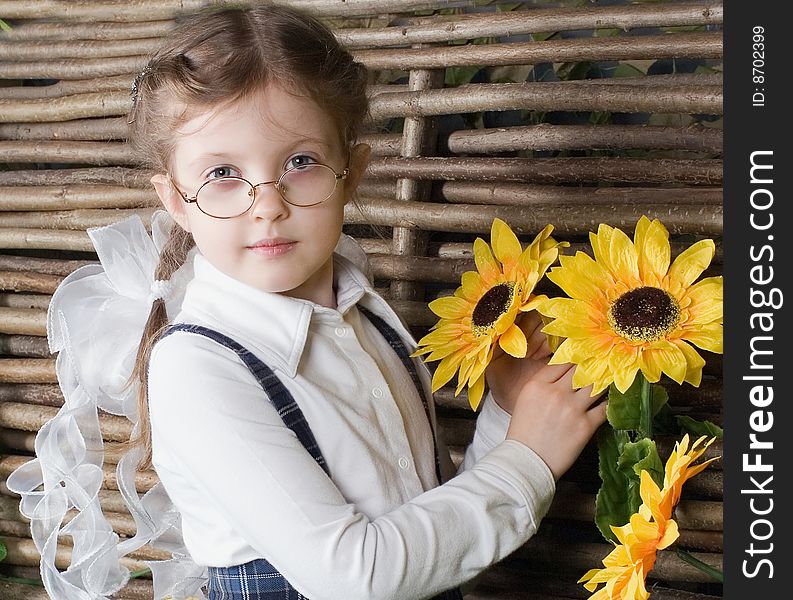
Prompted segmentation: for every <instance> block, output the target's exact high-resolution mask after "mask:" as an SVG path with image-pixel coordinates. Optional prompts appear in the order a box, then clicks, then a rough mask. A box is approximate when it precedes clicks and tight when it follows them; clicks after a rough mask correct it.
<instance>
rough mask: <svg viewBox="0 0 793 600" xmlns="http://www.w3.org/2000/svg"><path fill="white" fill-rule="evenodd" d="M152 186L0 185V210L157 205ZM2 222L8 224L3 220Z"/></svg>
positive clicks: (4, 224) (8, 224)
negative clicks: (141, 187)
mask: <svg viewBox="0 0 793 600" xmlns="http://www.w3.org/2000/svg"><path fill="white" fill-rule="evenodd" d="M158 204H159V200H158V198H157V194H156V193H155V192H154V190H153V189H149V190H143V189H136V188H128V187H122V186H112V185H62V186H43V185H42V186H19V187H0V211H12V210H31V211H33V210H35V211H46V210H66V209H87V208H117V209H120V208H142V207H151V206H157V205H158ZM3 226H4V227H8V226H10V221H9V222H6V221H5V216H4V217H3Z"/></svg>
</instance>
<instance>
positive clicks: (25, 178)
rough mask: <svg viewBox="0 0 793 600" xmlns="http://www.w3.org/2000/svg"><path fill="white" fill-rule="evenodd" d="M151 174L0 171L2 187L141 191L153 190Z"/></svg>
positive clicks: (114, 170)
mask: <svg viewBox="0 0 793 600" xmlns="http://www.w3.org/2000/svg"><path fill="white" fill-rule="evenodd" d="M152 175H154V173H153V172H152V171H149V170H146V169H141V168H134V169H133V168H129V167H98V168H94V169H92V168H85V169H80V168H77V169H44V170H24V169H20V170H18V171H0V185H3V186H14V185H57V186H63V185H80V184H107V185H122V186H124V187H134V188H139V189H151V183H150V182H149V179H151V176H152Z"/></svg>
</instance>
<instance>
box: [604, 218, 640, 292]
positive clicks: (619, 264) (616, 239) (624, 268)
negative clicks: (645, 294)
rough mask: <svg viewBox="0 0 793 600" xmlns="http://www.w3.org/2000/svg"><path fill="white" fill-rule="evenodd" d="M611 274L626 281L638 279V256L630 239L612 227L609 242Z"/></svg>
mask: <svg viewBox="0 0 793 600" xmlns="http://www.w3.org/2000/svg"><path fill="white" fill-rule="evenodd" d="M608 251H609V257H610V259H611V268H612V274H614V275H619V276H620V279H622V280H623V281H626V282H636V281H638V279H639V257H638V255H637V254H636V248H634V246H633V242H632V241H631V239H630V238H629V237H628V236H627V235H625V232H623V231H622V230H621V229H614V231H613V234H612V236H611V243H610V244H609V250H608Z"/></svg>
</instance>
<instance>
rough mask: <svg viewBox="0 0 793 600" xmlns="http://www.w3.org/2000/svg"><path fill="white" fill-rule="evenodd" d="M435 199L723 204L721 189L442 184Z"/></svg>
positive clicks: (528, 203) (461, 200) (488, 202)
mask: <svg viewBox="0 0 793 600" xmlns="http://www.w3.org/2000/svg"><path fill="white" fill-rule="evenodd" d="M436 190H437V194H438V197H439V198H441V199H443V200H445V201H446V202H450V203H454V204H458V203H461V204H512V205H519V206H528V205H536V204H540V205H542V204H553V205H560V204H570V205H578V206H580V205H586V204H591V205H598V204H633V205H642V204H663V203H665V202H668V203H669V204H717V205H720V204H722V203H723V201H724V193H723V189H722V188H721V187H704V186H703V187H673V188H661V187H583V186H581V187H566V186H558V185H533V184H526V183H517V182H514V183H513V182H505V183H499V182H497V181H494V182H489V183H478V182H470V181H444V182H442V183H441V184H440V186H439V188H436Z"/></svg>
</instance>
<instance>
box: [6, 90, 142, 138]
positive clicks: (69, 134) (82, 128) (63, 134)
mask: <svg viewBox="0 0 793 600" xmlns="http://www.w3.org/2000/svg"><path fill="white" fill-rule="evenodd" d="M0 89H2V88H0ZM127 134H128V125H127V119H126V118H124V117H110V118H106V119H75V120H72V121H65V122H63V123H7V124H0V138H2V139H6V140H74V141H109V140H124V139H126V137H127Z"/></svg>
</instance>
